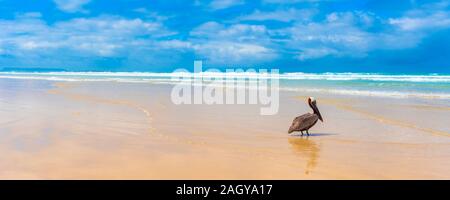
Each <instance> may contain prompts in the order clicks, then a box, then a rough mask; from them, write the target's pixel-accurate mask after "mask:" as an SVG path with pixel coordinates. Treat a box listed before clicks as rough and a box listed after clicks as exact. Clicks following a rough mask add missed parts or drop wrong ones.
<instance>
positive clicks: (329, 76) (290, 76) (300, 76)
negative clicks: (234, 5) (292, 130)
mask: <svg viewBox="0 0 450 200" xmlns="http://www.w3.org/2000/svg"><path fill="white" fill-rule="evenodd" d="M8 76H26V77H36V76H39V77H40V76H42V77H48V76H50V77H68V76H69V77H80V78H83V77H99V78H106V77H111V78H112V77H135V78H145V77H217V78H225V77H233V78H273V77H272V76H271V75H270V73H252V72H242V73H239V72H230V73H223V72H201V73H183V72H176V73H153V72H36V73H23V72H0V77H8ZM279 79H287V80H335V81H346V80H348V81H351V80H367V81H395V82H433V83H434V82H442V83H450V75H437V74H429V75H390V74H373V73H302V72H294V73H282V74H280V75H279Z"/></svg>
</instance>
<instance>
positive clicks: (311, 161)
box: [288, 137, 320, 174]
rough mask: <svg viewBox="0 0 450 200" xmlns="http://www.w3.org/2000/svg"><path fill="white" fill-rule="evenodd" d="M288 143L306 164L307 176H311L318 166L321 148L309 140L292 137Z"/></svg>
mask: <svg viewBox="0 0 450 200" xmlns="http://www.w3.org/2000/svg"><path fill="white" fill-rule="evenodd" d="M288 142H289V144H290V145H291V147H292V149H293V150H294V152H295V153H296V154H297V155H298V156H299V157H301V159H302V160H304V161H305V162H306V167H305V174H309V173H310V172H312V170H313V169H314V168H315V167H316V166H317V162H318V158H319V150H320V148H319V146H318V145H317V144H316V143H315V142H314V141H313V140H310V139H308V138H304V137H290V138H288Z"/></svg>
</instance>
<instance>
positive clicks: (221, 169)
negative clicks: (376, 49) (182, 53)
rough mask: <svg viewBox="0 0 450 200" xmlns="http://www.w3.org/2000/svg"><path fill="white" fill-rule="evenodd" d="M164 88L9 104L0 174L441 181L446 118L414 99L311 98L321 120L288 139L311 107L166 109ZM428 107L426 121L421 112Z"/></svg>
mask: <svg viewBox="0 0 450 200" xmlns="http://www.w3.org/2000/svg"><path fill="white" fill-rule="evenodd" d="M24 92H27V91H24ZM169 94H170V87H165V86H161V85H150V84H125V83H57V84H55V86H54V87H53V88H51V89H50V90H47V91H42V92H36V93H33V94H31V95H32V97H33V98H29V97H27V98H26V99H22V101H17V99H14V101H11V102H10V104H9V107H8V109H4V110H0V124H1V125H2V126H1V127H0V131H1V132H2V135H1V136H0V159H1V160H2V165H1V166H0V178H1V179H448V178H450V173H449V171H450V170H449V169H450V168H449V166H450V138H449V137H447V136H448V135H449V133H448V132H447V131H448V129H445V128H446V127H447V125H445V123H447V121H448V119H449V117H450V114H449V113H448V112H447V111H442V110H440V111H439V112H437V114H436V113H435V111H434V110H430V109H417V108H415V107H413V106H417V105H421V104H417V102H411V103H410V102H407V101H406V100H389V99H384V100H383V101H373V100H372V99H370V98H351V97H330V96H326V95H319V96H317V102H318V106H319V109H321V113H322V114H323V116H324V123H318V124H317V125H316V126H315V127H313V128H312V129H311V130H310V132H311V133H312V135H311V136H310V137H300V136H297V135H288V134H287V128H288V127H289V125H290V123H291V121H292V119H293V118H294V117H295V116H297V115H300V114H303V113H306V112H311V111H310V109H309V108H308V106H307V105H306V103H305V97H298V95H297V94H295V93H283V94H282V95H281V96H280V98H281V102H280V103H281V107H280V112H279V114H277V115H274V116H260V115H259V107H257V106H252V105H180V106H177V105H174V104H172V103H171V101H170V99H169V98H170V95H169ZM305 95H306V94H305ZM299 100H300V101H299ZM18 102H20V104H18ZM397 104H400V105H401V106H396V107H395V110H394V109H393V107H391V105H397ZM423 106H436V105H426V104H425V105H423ZM411 113H412V114H411ZM431 114H433V116H434V115H436V116H435V118H436V120H437V121H430V120H427V119H426V118H423V117H424V116H427V115H431ZM6 116H7V117H6ZM439 120H440V121H439ZM436 125H441V126H436ZM434 126H435V127H434ZM443 136H445V137H443Z"/></svg>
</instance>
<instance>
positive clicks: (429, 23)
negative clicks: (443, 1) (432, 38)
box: [389, 11, 450, 31]
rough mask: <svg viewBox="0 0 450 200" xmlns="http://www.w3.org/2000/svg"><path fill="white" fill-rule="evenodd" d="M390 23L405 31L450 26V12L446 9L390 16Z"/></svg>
mask: <svg viewBox="0 0 450 200" xmlns="http://www.w3.org/2000/svg"><path fill="white" fill-rule="evenodd" d="M389 23H390V24H391V25H394V26H397V27H399V28H400V29H402V30H405V31H414V30H420V29H434V28H448V27H450V14H449V12H446V11H441V12H437V13H434V14H432V15H424V16H405V17H400V18H390V19H389Z"/></svg>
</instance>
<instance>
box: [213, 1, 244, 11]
mask: <svg viewBox="0 0 450 200" xmlns="http://www.w3.org/2000/svg"><path fill="white" fill-rule="evenodd" d="M244 3H245V2H244V1H243V0H213V1H212V2H211V3H209V5H208V7H209V8H211V9H212V10H221V9H226V8H230V7H233V6H237V5H242V4H244Z"/></svg>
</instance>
